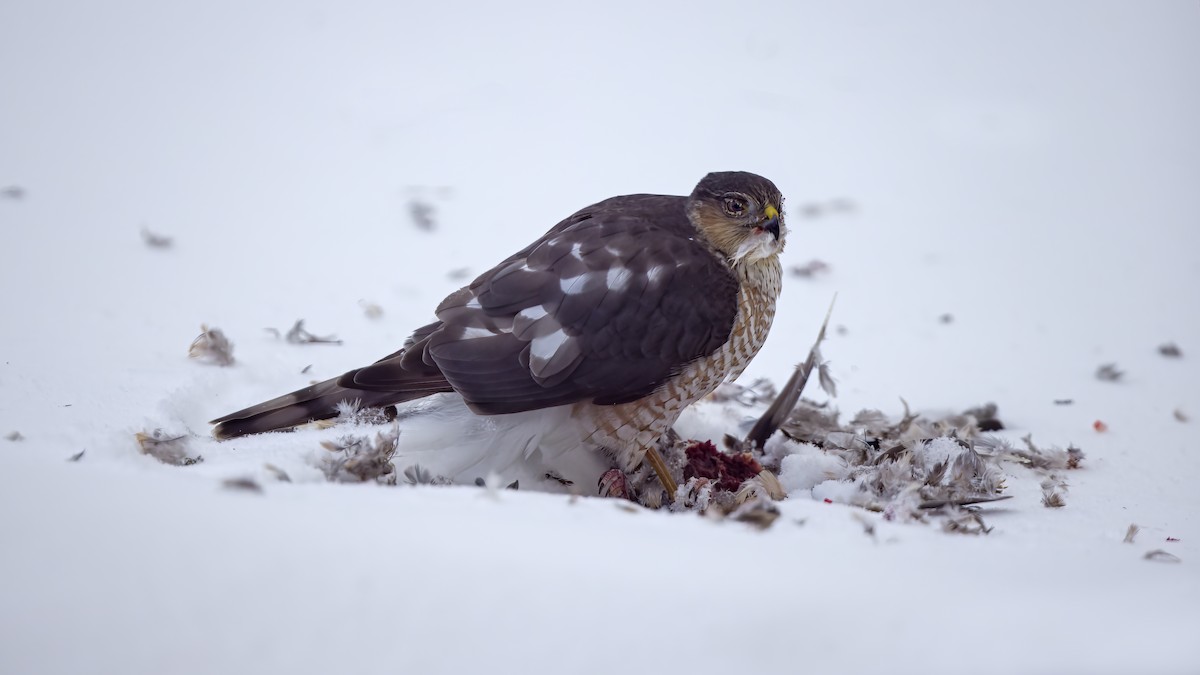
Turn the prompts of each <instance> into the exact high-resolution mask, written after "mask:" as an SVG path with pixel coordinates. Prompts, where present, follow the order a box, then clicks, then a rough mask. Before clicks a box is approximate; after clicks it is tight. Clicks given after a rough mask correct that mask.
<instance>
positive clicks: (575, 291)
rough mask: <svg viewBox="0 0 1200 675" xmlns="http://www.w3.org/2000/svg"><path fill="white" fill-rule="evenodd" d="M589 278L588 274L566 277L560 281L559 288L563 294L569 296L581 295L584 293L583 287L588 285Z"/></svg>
mask: <svg viewBox="0 0 1200 675" xmlns="http://www.w3.org/2000/svg"><path fill="white" fill-rule="evenodd" d="M587 278H588V275H587V274H580V275H579V276H574V277H566V278H564V279H560V280H559V282H558V287H559V288H561V289H562V292H563V293H566V294H567V295H579V294H580V293H582V292H583V287H584V285H585V284H586V283H587Z"/></svg>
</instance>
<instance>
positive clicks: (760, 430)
mask: <svg viewBox="0 0 1200 675" xmlns="http://www.w3.org/2000/svg"><path fill="white" fill-rule="evenodd" d="M835 302H837V296H836V295H834V296H833V300H831V301H830V302H829V311H827V312H826V313H825V320H824V321H823V322H821V330H820V331H818V332H817V340H816V342H814V343H813V346H812V349H810V350H809V351H808V358H807V359H805V360H804V363H801V364H800V365H798V366H796V370H795V372H793V373H792V376H791V377H790V378H789V379H788V381H787V384H785V385H783V391H782V392H781V393H780V394H779V396H777V397H775V401H774V402H772V403H771V405H770V407H768V408H767V412H766V413H764V414H763V416H762V417H760V418H759V420H758V422H756V423H755V424H754V428H752V429H751V430H750V433H749V434H747V435H746V440H745V444H746V445H747V446H748V447H750V448H762V447H764V446H765V445H766V443H767V439H768V438H770V437H771V436H772V435H774V433H775V432H776V431H777V430H778V429H779V427H780V425H782V424H783V422H784V421H785V420H786V419H787V418H788V416H789V415H790V414H791V411H792V409H794V408H795V407H796V403H797V402H798V401H799V400H800V394H801V393H802V392H803V391H804V385H805V384H806V383H807V382H808V376H809V375H811V374H812V371H813V369H814V368H816V367H817V366H818V365H820V360H821V351H820V350H821V343H822V342H824V341H825V331H826V330H827V329H828V328H829V317H831V316H833V304H834V303H835ZM822 386H824V385H822Z"/></svg>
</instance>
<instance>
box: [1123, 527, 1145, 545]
mask: <svg viewBox="0 0 1200 675" xmlns="http://www.w3.org/2000/svg"><path fill="white" fill-rule="evenodd" d="M1139 530H1141V528H1140V527H1138V526H1137V525H1136V524H1134V523H1130V524H1129V529H1128V530H1125V543H1126V544H1132V543H1133V538H1134V537H1136V536H1137V533H1138V531H1139Z"/></svg>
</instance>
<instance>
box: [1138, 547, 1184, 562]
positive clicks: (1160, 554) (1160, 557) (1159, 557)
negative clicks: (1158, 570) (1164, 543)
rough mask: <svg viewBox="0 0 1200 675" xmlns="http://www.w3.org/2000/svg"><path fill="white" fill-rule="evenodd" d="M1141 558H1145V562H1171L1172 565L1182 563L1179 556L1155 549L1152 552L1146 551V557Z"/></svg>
mask: <svg viewBox="0 0 1200 675" xmlns="http://www.w3.org/2000/svg"><path fill="white" fill-rule="evenodd" d="M1142 557H1143V558H1145V559H1146V560H1153V561H1155V562H1173V563H1177V562H1183V559H1182V558H1180V557H1179V556H1177V555H1175V554H1174V553H1169V552H1167V551H1164V550H1162V549H1161V548H1159V549H1155V550H1153V551H1147V552H1146V555H1144V556H1142Z"/></svg>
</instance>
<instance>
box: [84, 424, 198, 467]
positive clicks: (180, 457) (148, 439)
mask: <svg viewBox="0 0 1200 675" xmlns="http://www.w3.org/2000/svg"><path fill="white" fill-rule="evenodd" d="M134 438H135V439H137V443H138V447H139V448H141V450H142V454H144V455H150V456H151V457H153V458H155V459H157V460H158V461H160V462H162V463H163V464H170V465H172V466H191V465H193V464H199V463H200V462H203V461H204V458H203V457H201V456H199V455H196V456H195V457H191V456H190V455H189V453H188V447H187V446H188V438H187V435H186V434H182V435H179V436H168V435H167V434H166V432H164V431H163V430H162V429H155V430H154V431H151V432H150V433H146V432H144V431H139V432H137V433H136V434H134ZM80 456H81V457H82V453H80Z"/></svg>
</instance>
